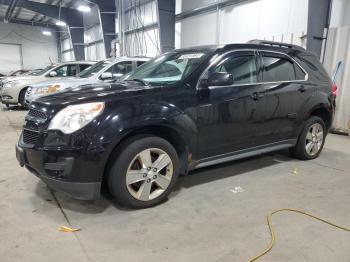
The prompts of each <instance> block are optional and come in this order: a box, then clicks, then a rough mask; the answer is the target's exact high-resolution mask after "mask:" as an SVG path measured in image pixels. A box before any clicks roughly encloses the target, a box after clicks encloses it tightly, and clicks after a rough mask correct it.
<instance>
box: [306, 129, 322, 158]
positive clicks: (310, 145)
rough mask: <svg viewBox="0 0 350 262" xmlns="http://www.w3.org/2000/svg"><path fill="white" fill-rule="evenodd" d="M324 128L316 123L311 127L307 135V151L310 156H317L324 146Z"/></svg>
mask: <svg viewBox="0 0 350 262" xmlns="http://www.w3.org/2000/svg"><path fill="white" fill-rule="evenodd" d="M323 136H324V132H323V127H322V125H321V124H319V123H315V124H313V125H311V126H310V128H309V130H308V131H307V133H306V141H305V149H306V152H307V154H308V155H310V156H314V155H316V154H317V153H318V152H319V151H320V149H321V148H322V144H323Z"/></svg>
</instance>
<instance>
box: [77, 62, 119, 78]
mask: <svg viewBox="0 0 350 262" xmlns="http://www.w3.org/2000/svg"><path fill="white" fill-rule="evenodd" d="M111 63H112V61H109V60H106V61H101V62H98V63H96V64H94V65H93V66H91V67H89V68H87V69H85V70H84V71H82V72H81V73H80V74H79V75H78V77H81V78H89V77H91V76H93V75H95V74H96V73H98V72H99V71H101V70H102V69H103V68H105V67H106V66H107V65H109V64H111Z"/></svg>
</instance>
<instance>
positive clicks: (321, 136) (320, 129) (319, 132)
mask: <svg viewBox="0 0 350 262" xmlns="http://www.w3.org/2000/svg"><path fill="white" fill-rule="evenodd" d="M326 134H327V133H326V125H325V123H324V121H323V120H322V118H320V117H318V116H312V117H311V118H310V119H309V120H307V121H306V123H305V126H304V128H303V130H302V131H301V134H300V136H299V139H298V142H297V144H296V146H295V147H293V148H291V150H290V151H291V153H292V155H294V156H296V157H297V158H299V159H302V160H310V159H315V158H317V157H318V156H319V155H320V153H321V151H322V149H323V146H324V142H325V138H326Z"/></svg>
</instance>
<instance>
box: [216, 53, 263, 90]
mask: <svg viewBox="0 0 350 262" xmlns="http://www.w3.org/2000/svg"><path fill="white" fill-rule="evenodd" d="M256 71H257V70H256V63H255V56H250V55H247V56H238V57H237V56H231V57H227V58H225V59H224V60H223V61H222V62H221V63H220V64H219V65H218V66H217V67H216V68H215V69H214V72H216V73H229V74H231V75H232V76H233V80H234V84H253V83H256V82H257V77H256V76H257V74H256Z"/></svg>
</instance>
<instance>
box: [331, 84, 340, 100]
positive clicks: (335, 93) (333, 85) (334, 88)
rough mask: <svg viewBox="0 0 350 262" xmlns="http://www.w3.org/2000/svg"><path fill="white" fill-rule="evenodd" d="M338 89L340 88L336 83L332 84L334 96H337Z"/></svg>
mask: <svg viewBox="0 0 350 262" xmlns="http://www.w3.org/2000/svg"><path fill="white" fill-rule="evenodd" d="M337 89H338V87H337V85H336V84H332V86H331V91H332V96H333V97H336V96H337Z"/></svg>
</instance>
